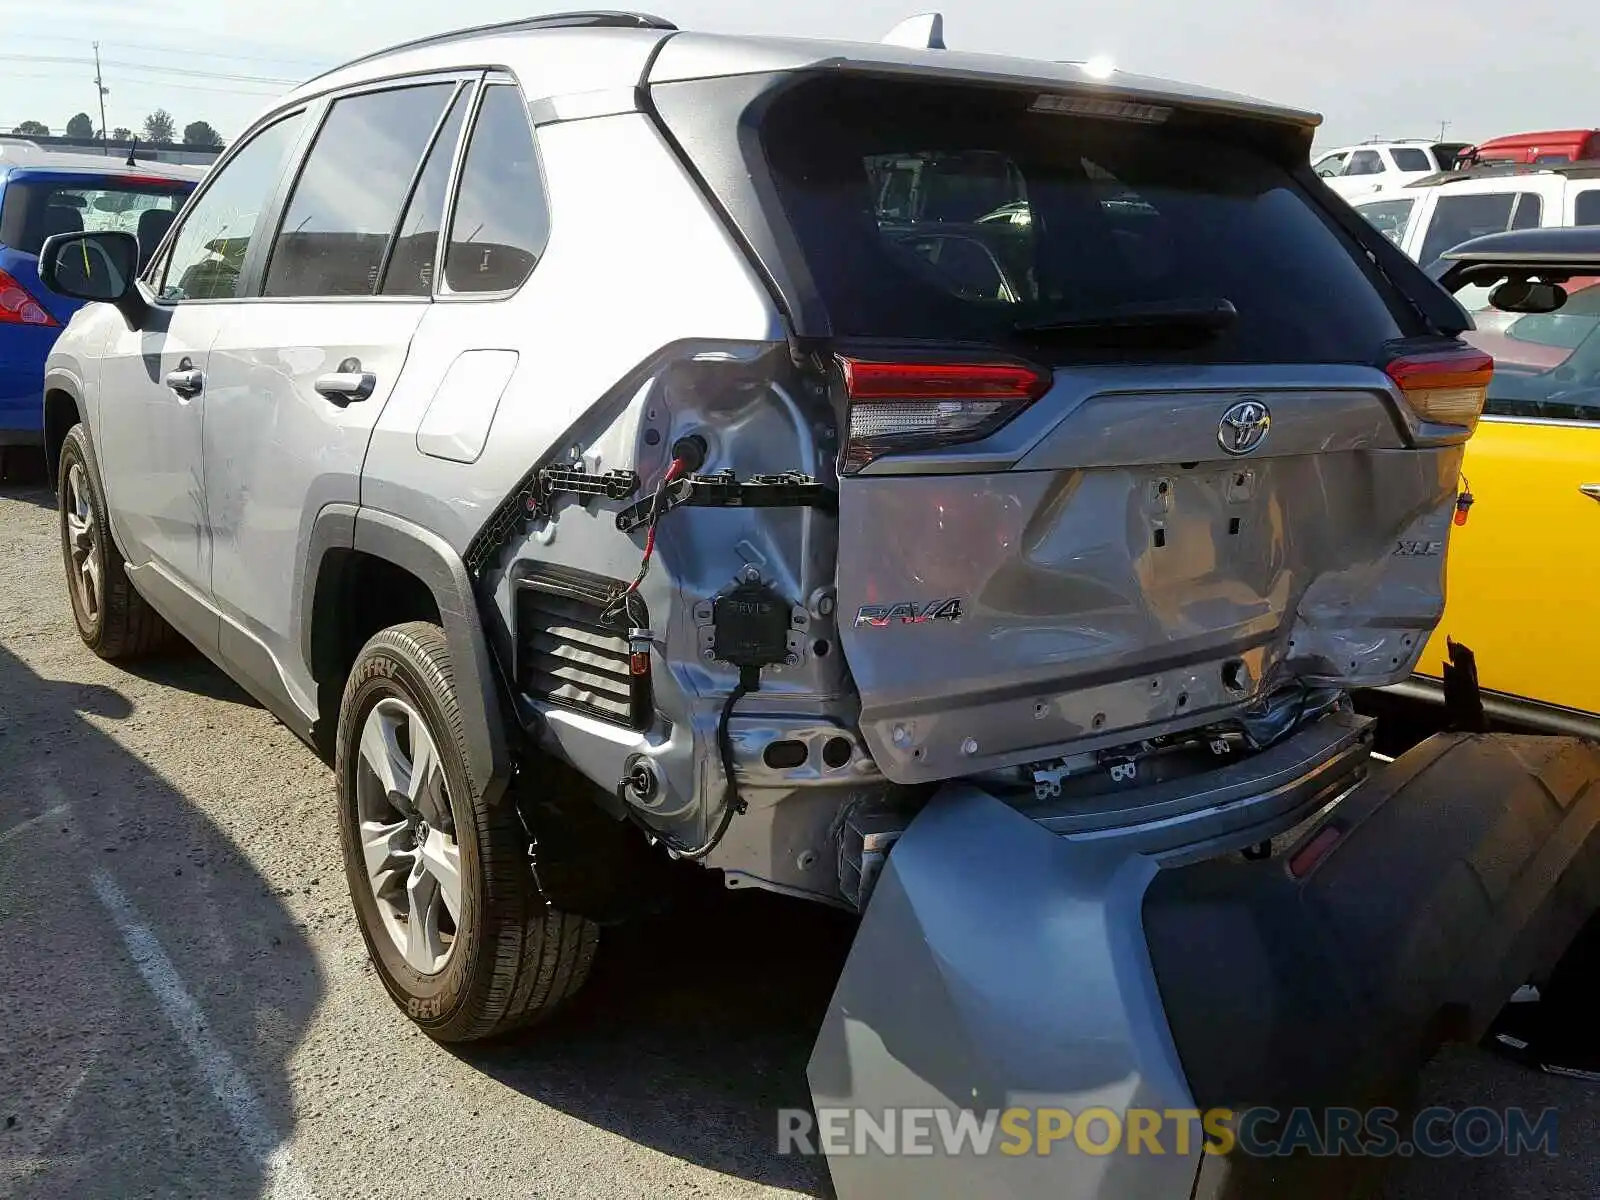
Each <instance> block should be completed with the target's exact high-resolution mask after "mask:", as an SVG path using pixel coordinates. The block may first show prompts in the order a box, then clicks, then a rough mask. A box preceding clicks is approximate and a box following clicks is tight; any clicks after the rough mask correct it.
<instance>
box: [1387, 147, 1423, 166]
mask: <svg viewBox="0 0 1600 1200" xmlns="http://www.w3.org/2000/svg"><path fill="white" fill-rule="evenodd" d="M1390 153H1391V154H1393V155H1394V165H1395V166H1397V167H1399V168H1400V169H1401V170H1402V171H1431V170H1433V163H1432V162H1431V161H1430V160H1429V158H1428V152H1427V151H1426V150H1418V149H1416V148H1415V147H1409V146H1408V147H1405V148H1404V149H1400V150H1392V151H1390Z"/></svg>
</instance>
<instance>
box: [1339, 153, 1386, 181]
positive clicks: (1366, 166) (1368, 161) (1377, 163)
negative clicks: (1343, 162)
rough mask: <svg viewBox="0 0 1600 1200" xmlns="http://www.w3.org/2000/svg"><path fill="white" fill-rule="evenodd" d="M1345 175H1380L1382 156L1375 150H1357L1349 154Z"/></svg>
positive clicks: (1381, 171) (1381, 172)
mask: <svg viewBox="0 0 1600 1200" xmlns="http://www.w3.org/2000/svg"><path fill="white" fill-rule="evenodd" d="M1344 173H1345V174H1346V175H1382V174H1383V157H1382V156H1381V155H1380V154H1379V153H1378V152H1377V151H1376V150H1357V151H1356V152H1355V153H1354V154H1352V155H1351V156H1350V165H1349V166H1347V167H1345V169H1344Z"/></svg>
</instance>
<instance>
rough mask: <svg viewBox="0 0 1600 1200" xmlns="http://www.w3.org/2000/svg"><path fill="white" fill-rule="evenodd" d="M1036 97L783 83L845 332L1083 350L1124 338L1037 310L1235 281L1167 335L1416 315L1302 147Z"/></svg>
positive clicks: (805, 189) (1181, 293) (1327, 344)
mask: <svg viewBox="0 0 1600 1200" xmlns="http://www.w3.org/2000/svg"><path fill="white" fill-rule="evenodd" d="M1035 100H1036V97H1034V96H1031V95H1027V96H1019V94H1018V93H1016V92H1011V91H1006V92H998V91H991V90H989V89H982V90H979V89H973V88H962V87H953V86H949V85H929V86H910V85H906V84H894V85H888V84H883V83H880V82H876V81H871V80H849V79H846V80H815V81H810V82H806V83H803V84H800V85H798V86H797V87H795V88H794V89H793V90H791V91H790V92H789V93H787V94H786V95H785V96H783V97H781V98H780V99H778V100H777V101H776V102H775V103H774V104H773V106H772V108H771V109H770V110H769V111H768V114H767V117H766V120H765V122H764V123H763V125H762V132H761V141H762V146H763V148H764V150H765V152H766V155H767V157H768V160H769V162H770V163H771V165H772V168H773V173H774V176H775V181H776V185H777V191H778V194H779V200H780V202H781V205H782V209H783V213H784V215H785V216H786V218H787V220H788V223H789V225H790V226H791V228H792V229H793V231H794V233H795V235H796V237H797V239H798V241H799V243H800V246H801V248H802V251H803V254H804V259H805V265H806V267H807V269H808V272H809V274H810V276H811V279H812V282H813V284H814V286H815V288H816V290H817V291H818V292H819V293H820V295H821V298H822V301H823V303H824V306H825V307H826V310H827V313H828V317H829V322H830V324H831V326H832V328H833V332H834V333H835V335H837V336H844V337H857V338H913V339H937V340H940V341H975V340H976V341H988V342H1001V343H1006V342H1010V343H1019V342H1021V343H1026V344H1027V345H1028V346H1029V349H1030V353H1033V355H1034V356H1035V357H1046V358H1048V357H1050V356H1051V355H1052V354H1055V355H1057V356H1058V357H1059V356H1067V357H1083V356H1092V355H1093V354H1094V353H1095V352H1096V351H1097V350H1103V349H1105V348H1106V347H1105V342H1106V341H1107V340H1109V339H1104V338H1101V339H1099V340H1097V337H1096V336H1091V337H1088V338H1084V337H1080V336H1078V335H1076V334H1074V335H1073V336H1071V337H1061V336H1060V335H1059V330H1057V331H1055V332H1053V333H1040V332H1039V331H1038V330H1037V329H1036V328H1028V329H1024V328H1019V327H1020V326H1037V325H1039V324H1040V323H1050V322H1051V321H1053V320H1055V319H1057V318H1065V319H1067V320H1072V319H1075V318H1087V319H1089V320H1091V321H1093V320H1095V319H1096V317H1097V315H1103V314H1105V313H1106V312H1107V311H1108V310H1110V309H1114V308H1117V307H1118V306H1135V307H1146V308H1148V307H1150V306H1161V305H1174V304H1176V305H1180V306H1182V305H1188V304H1191V302H1193V303H1198V304H1201V305H1205V304H1210V303H1212V302H1214V301H1217V300H1226V301H1227V302H1229V303H1230V304H1232V305H1233V306H1234V308H1235V309H1236V310H1237V313H1238V317H1237V319H1236V320H1235V321H1234V323H1233V324H1232V325H1231V327H1229V328H1227V329H1225V330H1223V331H1222V332H1221V333H1219V334H1216V335H1215V336H1209V337H1204V338H1200V339H1196V338H1195V337H1193V336H1192V335H1191V336H1190V337H1189V338H1188V339H1187V341H1188V343H1189V344H1186V345H1185V346H1183V347H1182V349H1181V350H1174V348H1173V347H1172V346H1170V345H1168V344H1165V343H1161V344H1157V345H1154V346H1148V347H1145V348H1146V349H1148V350H1149V351H1150V353H1151V355H1152V357H1165V356H1166V355H1167V353H1168V352H1171V353H1178V354H1179V356H1180V357H1182V358H1184V359H1186V360H1194V359H1204V360H1209V361H1235V362H1280V361H1291V362H1312V361H1332V362H1371V361H1373V360H1374V359H1375V358H1376V357H1377V355H1378V354H1379V352H1380V349H1381V345H1382V343H1383V342H1385V341H1387V340H1389V339H1391V338H1395V337H1399V336H1403V335H1404V334H1406V333H1408V332H1415V330H1412V329H1406V328H1402V326H1401V324H1400V321H1401V319H1402V318H1401V316H1400V315H1399V314H1400V313H1401V311H1402V310H1401V309H1400V305H1399V302H1398V300H1395V302H1394V306H1393V307H1391V303H1390V298H1389V297H1388V295H1387V292H1386V291H1384V290H1380V289H1381V287H1382V285H1381V284H1380V282H1379V280H1378V279H1377V278H1376V276H1374V275H1369V274H1368V272H1367V269H1366V268H1365V266H1364V264H1363V262H1362V261H1361V260H1359V259H1358V251H1357V250H1356V248H1355V246H1354V245H1353V243H1351V242H1348V241H1347V240H1346V239H1345V237H1344V235H1342V234H1341V233H1340V232H1338V231H1336V229H1335V228H1334V227H1333V226H1332V224H1331V223H1330V220H1329V219H1328V218H1327V217H1326V216H1325V215H1324V214H1323V213H1322V212H1321V211H1320V210H1319V209H1318V208H1317V207H1316V206H1315V204H1314V202H1313V201H1312V200H1311V199H1310V198H1309V197H1308V196H1307V195H1306V194H1305V193H1304V192H1303V191H1302V190H1301V189H1300V187H1299V185H1298V184H1297V183H1296V182H1295V181H1294V179H1293V178H1292V176H1291V175H1290V173H1289V170H1288V169H1287V168H1286V167H1283V166H1280V165H1277V164H1275V163H1273V162H1271V161H1269V160H1268V159H1267V158H1266V157H1265V156H1264V155H1263V154H1261V153H1258V152H1256V151H1254V150H1252V149H1250V148H1248V147H1247V146H1245V145H1241V144H1239V143H1238V142H1236V141H1233V140H1226V139H1222V138H1219V137H1216V136H1214V135H1209V134H1207V133H1205V132H1204V131H1202V130H1195V129H1190V130H1187V131H1186V130H1183V129H1181V128H1168V127H1164V126H1161V125H1152V124H1142V123H1136V122H1131V121H1116V122H1113V121H1103V120H1089V119H1084V118H1081V117H1076V116H1068V115H1065V114H1062V113H1060V112H1054V111H1034V110H1033V109H1032V108H1031V107H1030V105H1031V104H1032V103H1033V102H1034V101H1035ZM1404 319H1405V320H1407V321H1409V320H1411V318H1410V317H1409V316H1407V317H1405V318H1404ZM1147 340H1154V341H1156V342H1158V343H1159V342H1160V339H1147ZM1169 340H1170V339H1169ZM1118 348H1119V349H1121V350H1123V351H1124V353H1123V354H1122V355H1120V357H1124V358H1125V357H1126V353H1125V351H1126V350H1127V348H1128V347H1127V345H1126V343H1125V342H1124V344H1122V345H1120V346H1119V347H1118Z"/></svg>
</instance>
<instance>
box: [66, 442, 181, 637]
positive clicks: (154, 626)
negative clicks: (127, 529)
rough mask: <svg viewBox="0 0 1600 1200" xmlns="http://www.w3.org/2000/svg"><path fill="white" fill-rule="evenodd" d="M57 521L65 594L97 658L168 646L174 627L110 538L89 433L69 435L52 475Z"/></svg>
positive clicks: (102, 491) (98, 474)
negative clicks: (152, 604)
mask: <svg viewBox="0 0 1600 1200" xmlns="http://www.w3.org/2000/svg"><path fill="white" fill-rule="evenodd" d="M56 510H57V522H58V524H59V526H60V530H61V558H62V565H63V566H64V567H65V569H66V574H67V595H68V597H69V598H70V600H71V602H72V616H73V619H74V620H76V621H77V623H78V636H79V637H81V638H82V639H83V644H84V645H85V646H87V647H89V649H91V650H93V651H94V652H95V653H96V654H98V655H99V656H100V657H101V658H104V659H108V660H113V661H114V660H116V659H122V658H136V657H138V656H139V655H143V654H149V653H151V652H153V651H155V650H159V649H162V648H163V647H165V646H167V645H169V644H170V643H171V642H172V641H173V640H174V638H175V637H176V634H175V633H174V632H173V629H172V626H170V625H168V624H167V623H166V622H165V621H164V620H162V619H161V616H160V614H159V613H157V612H156V610H155V609H153V608H151V607H150V605H149V603H148V602H147V601H146V600H145V598H144V597H143V596H141V595H140V594H139V593H138V591H137V590H135V588H134V586H133V584H132V583H131V582H129V580H128V571H127V564H126V563H125V562H124V561H123V558H122V552H121V551H120V550H118V549H117V544H116V542H114V541H113V540H112V538H111V526H110V523H109V522H108V521H107V519H106V496H105V489H104V487H103V486H102V485H101V482H100V468H99V464H98V463H97V462H96V461H95V457H94V449H93V447H92V446H91V445H90V444H89V434H88V432H87V431H86V430H85V429H84V427H83V426H82V425H74V426H73V427H72V428H71V429H70V430H68V431H67V437H66V440H65V441H64V442H63V443H62V445H61V458H60V470H59V472H58V473H57V477H56Z"/></svg>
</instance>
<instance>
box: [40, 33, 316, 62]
mask: <svg viewBox="0 0 1600 1200" xmlns="http://www.w3.org/2000/svg"><path fill="white" fill-rule="evenodd" d="M15 36H16V37H17V38H18V39H19V40H21V41H32V42H69V43H81V42H82V41H83V39H82V38H75V37H66V36H64V35H62V34H59V33H23V34H17V35H15ZM107 44H108V45H112V44H114V45H116V46H118V47H120V48H126V49H129V50H147V51H150V52H151V53H154V54H177V55H182V56H183V57H185V58H188V57H190V56H192V55H193V54H194V47H192V46H157V45H152V44H151V43H149V42H124V41H122V40H121V39H120V38H119V39H117V40H116V41H115V42H114V43H107ZM205 56H206V57H207V58H228V59H237V60H238V61H240V62H262V63H294V64H296V65H297V66H305V67H326V66H328V64H329V63H331V62H333V61H334V60H333V59H329V58H288V57H278V56H276V55H269V54H222V53H219V52H218V51H216V50H212V49H211V48H210V47H207V48H206V51H205Z"/></svg>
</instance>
